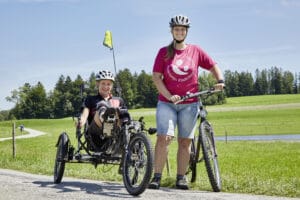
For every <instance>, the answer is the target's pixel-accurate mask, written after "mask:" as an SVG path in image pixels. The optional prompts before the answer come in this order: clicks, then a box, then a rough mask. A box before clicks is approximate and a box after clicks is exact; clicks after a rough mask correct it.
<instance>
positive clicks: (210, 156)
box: [200, 120, 222, 192]
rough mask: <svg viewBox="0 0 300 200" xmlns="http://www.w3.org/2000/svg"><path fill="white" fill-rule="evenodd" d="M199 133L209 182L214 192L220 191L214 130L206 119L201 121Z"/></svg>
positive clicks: (220, 184)
mask: <svg viewBox="0 0 300 200" xmlns="http://www.w3.org/2000/svg"><path fill="white" fill-rule="evenodd" d="M200 134H201V137H200V138H201V146H202V152H203V158H204V161H205V166H206V171H207V174H208V178H209V181H210V184H211V186H212V189H213V191H214V192H220V191H221V187H222V183H221V177H220V170H219V164H218V156H217V152H216V146H215V141H214V131H213V128H212V126H211V125H210V124H209V122H208V121H206V120H205V121H203V122H201V124H200Z"/></svg>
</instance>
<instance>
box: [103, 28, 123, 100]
mask: <svg viewBox="0 0 300 200" xmlns="http://www.w3.org/2000/svg"><path fill="white" fill-rule="evenodd" d="M103 45H104V46H106V47H108V48H109V49H110V50H112V53H113V61H114V69H115V76H116V78H115V79H116V86H115V91H116V93H117V95H118V96H121V93H122V89H121V87H120V84H119V81H118V79H117V65H116V58H115V50H114V47H113V41H112V33H111V31H106V32H105V37H104V41H103Z"/></svg>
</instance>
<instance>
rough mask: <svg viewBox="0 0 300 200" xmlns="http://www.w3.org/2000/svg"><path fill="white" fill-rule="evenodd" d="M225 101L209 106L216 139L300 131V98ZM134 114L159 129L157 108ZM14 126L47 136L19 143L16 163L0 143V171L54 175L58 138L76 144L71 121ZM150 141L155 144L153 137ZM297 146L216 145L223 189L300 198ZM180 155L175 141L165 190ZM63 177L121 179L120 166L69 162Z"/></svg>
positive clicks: (4, 126) (203, 178) (201, 178)
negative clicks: (62, 136) (65, 136)
mask: <svg viewBox="0 0 300 200" xmlns="http://www.w3.org/2000/svg"><path fill="white" fill-rule="evenodd" d="M227 102H228V103H227V104H225V105H218V106H211V107H208V108H207V109H208V111H209V120H210V121H211V122H212V124H213V125H214V128H215V131H216V133H217V135H224V134H225V132H227V134H228V135H261V134H299V133H300V125H299V122H298V121H299V119H300V112H299V111H300V105H299V104H300V95H272V96H257V97H238V98H229V99H227ZM249 107H253V109H251V108H249ZM221 108H224V109H225V108H226V109H227V110H226V109H225V110H220V109H221ZM130 113H131V115H132V116H133V117H134V118H135V119H138V117H139V116H144V117H145V122H146V125H147V126H148V127H154V126H155V109H136V110H131V111H130ZM11 123H12V122H0V127H1V129H0V130H1V131H3V130H5V132H6V134H5V137H7V133H8V134H9V133H10V132H11ZM16 123H17V125H18V124H21V123H22V124H24V125H25V127H28V128H32V129H36V130H41V131H44V132H47V133H48V134H46V135H43V136H40V137H36V138H31V139H22V140H17V142H16V143H17V147H16V151H17V156H16V158H15V159H13V158H12V146H11V141H4V142H0V154H1V157H0V167H1V168H9V169H15V170H20V171H26V172H30V173H37V174H47V175H52V174H53V166H54V159H55V153H56V148H55V143H56V141H57V138H58V135H59V134H60V133H61V132H63V131H66V132H67V133H68V134H69V136H70V137H71V141H72V143H73V144H74V145H76V141H75V127H74V123H75V122H74V121H73V120H72V118H65V119H55V120H46V119H45V120H44V119H34V120H21V121H17V122H16ZM0 134H1V133H0ZM3 135H4V134H3ZM0 137H3V136H2V135H0ZM150 138H151V140H152V144H153V146H154V142H155V136H150ZM299 147H300V142H299V141H256V142H253V141H228V142H227V143H226V142H222V141H218V142H217V149H218V154H219V164H220V169H221V176H222V181H223V189H222V191H224V192H234V193H235V192H236V193H253V194H265V195H276V196H288V197H300V167H299V166H300V148H299ZM176 151H177V143H176V142H173V143H172V144H171V146H170V151H169V152H170V154H169V161H170V176H168V175H167V171H166V170H165V171H164V174H163V180H162V185H163V186H166V187H174V184H175V176H176ZM198 171H199V172H198V174H199V175H198V177H197V181H196V183H194V184H192V185H191V189H195V190H208V191H211V187H210V185H209V182H208V178H207V174H206V171H205V167H204V163H200V164H199V165H198ZM64 176H74V177H80V178H87V179H98V180H109V181H122V177H121V175H118V173H117V166H111V165H99V166H98V168H97V169H95V168H94V166H93V165H91V164H69V163H67V165H66V170H65V174H64Z"/></svg>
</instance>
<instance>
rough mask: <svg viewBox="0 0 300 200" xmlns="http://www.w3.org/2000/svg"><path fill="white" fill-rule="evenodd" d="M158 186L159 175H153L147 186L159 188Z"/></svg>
mask: <svg viewBox="0 0 300 200" xmlns="http://www.w3.org/2000/svg"><path fill="white" fill-rule="evenodd" d="M159 187H160V177H153V179H152V180H151V183H150V184H149V186H148V188H149V189H156V190H157V189H159Z"/></svg>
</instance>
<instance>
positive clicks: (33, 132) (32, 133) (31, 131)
mask: <svg viewBox="0 0 300 200" xmlns="http://www.w3.org/2000/svg"><path fill="white" fill-rule="evenodd" d="M24 131H26V132H28V133H29V134H25V135H18V136H16V139H22V138H31V137H37V136H40V135H44V134H46V133H45V132H42V131H37V130H34V129H31V128H24ZM11 139H12V137H7V138H0V142H1V141H4V140H11Z"/></svg>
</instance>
